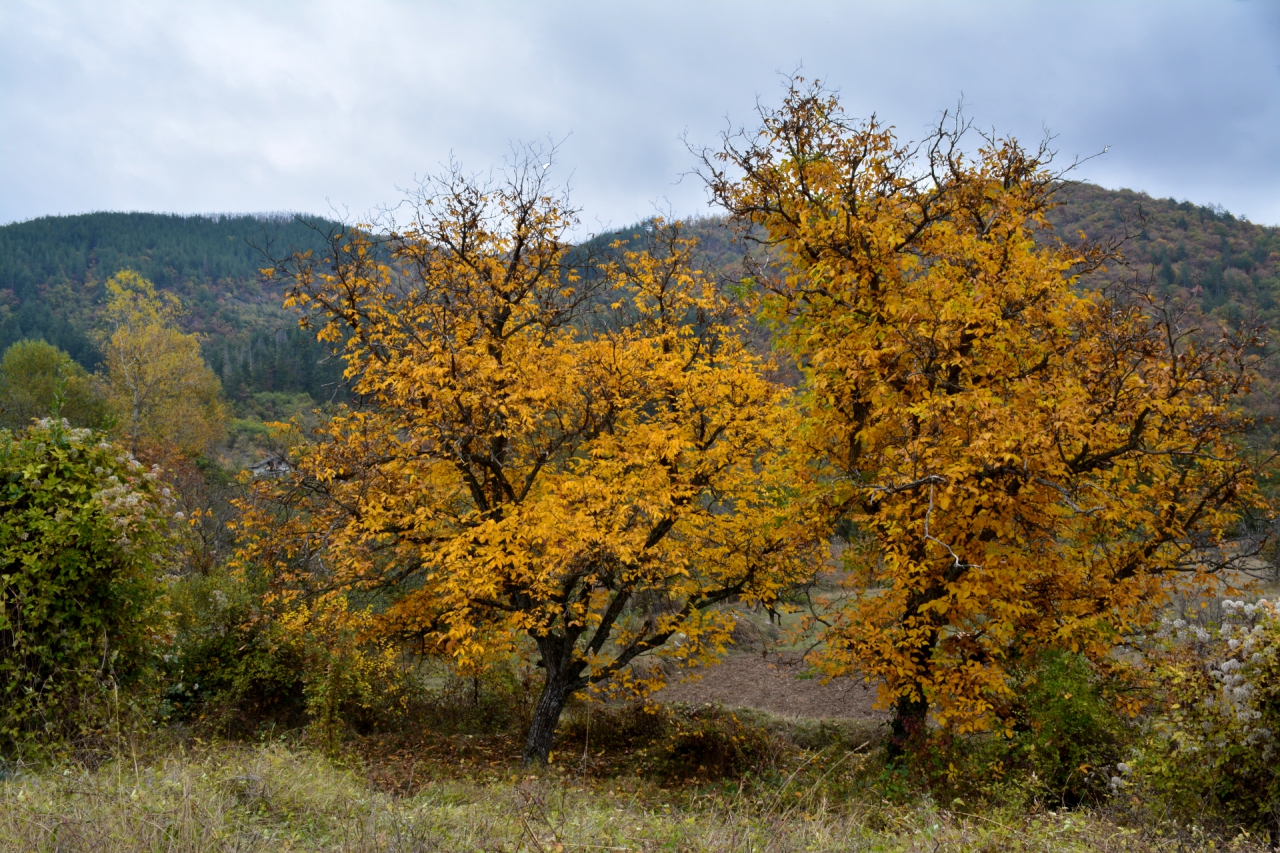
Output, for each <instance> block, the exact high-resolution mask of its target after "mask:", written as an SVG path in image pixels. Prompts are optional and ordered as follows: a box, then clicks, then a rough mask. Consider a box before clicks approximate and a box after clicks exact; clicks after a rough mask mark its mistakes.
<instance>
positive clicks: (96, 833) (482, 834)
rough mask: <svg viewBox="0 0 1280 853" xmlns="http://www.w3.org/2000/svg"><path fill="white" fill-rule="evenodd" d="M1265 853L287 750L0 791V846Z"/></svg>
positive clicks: (22, 782) (905, 809)
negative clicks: (383, 774)
mask: <svg viewBox="0 0 1280 853" xmlns="http://www.w3.org/2000/svg"><path fill="white" fill-rule="evenodd" d="M1215 849H1234V850H1240V851H1250V850H1261V849H1262V847H1261V846H1256V845H1253V844H1251V843H1250V842H1249V841H1248V840H1246V839H1237V840H1236V841H1234V842H1231V843H1223V842H1221V841H1220V840H1215V839H1214V838H1211V837H1207V836H1204V835H1199V834H1197V833H1196V832H1194V831H1182V832H1178V833H1175V834H1163V835H1161V834H1157V833H1154V832H1152V831H1151V830H1136V829H1126V828H1124V827H1122V826H1119V825H1117V824H1116V823H1115V822H1113V821H1111V820H1108V819H1107V817H1106V816H1105V815H1102V814H1097V813H1089V812H1081V811H1077V812H1071V813H1066V812H1063V813H1054V812H1044V813H1039V814H1029V815H1028V814H1021V815H1016V816H1014V815H1008V814H1002V813H1001V812H999V811H990V812H987V813H984V814H981V815H976V814H965V813H963V809H962V808H960V809H959V810H957V811H948V810H944V809H940V808H938V807H937V806H935V805H933V804H931V803H930V802H928V801H927V800H924V801H919V800H917V801H915V802H914V803H912V804H910V805H892V804H889V803H885V802H883V801H879V802H877V801H853V802H842V803H833V802H829V801H827V800H826V799H825V798H824V796H823V794H822V792H821V789H819V788H816V787H809V788H806V789H801V787H800V786H795V785H792V786H789V785H788V784H787V783H786V782H785V781H784V782H783V783H782V784H779V785H778V786H776V787H775V788H774V789H773V790H772V791H771V792H769V793H766V794H759V793H757V794H756V795H752V796H750V797H748V796H744V795H740V794H738V795H728V794H717V793H714V792H710V793H709V792H708V791H707V790H705V789H683V790H679V791H664V790H662V789H655V788H653V787H651V786H648V785H647V783H644V782H642V781H641V780H639V779H635V778H622V779H614V780H612V781H610V782H605V781H594V782H592V781H584V780H582V779H580V778H579V779H575V778H574V777H572V776H570V775H560V774H558V773H555V772H552V773H550V774H546V773H544V774H543V776H542V778H536V777H534V776H520V775H516V774H514V773H506V774H505V775H503V774H502V773H492V774H491V775H489V776H488V777H487V778H483V779H481V778H473V779H472V780H458V779H446V778H436V779H434V780H427V781H426V782H424V783H423V784H421V785H420V786H418V788H417V791H416V793H414V794H413V795H411V796H395V795H393V794H388V793H382V792H380V791H379V790H377V789H376V788H375V787H373V786H371V785H370V784H369V783H368V782H367V781H366V778H365V774H364V773H362V772H357V771H354V770H347V769H342V768H339V767H335V766H333V765H332V764H330V763H329V762H328V761H326V760H325V759H323V758H321V757H319V756H317V755H315V754H312V753H308V752H306V751H298V750H293V749H290V748H287V747H284V746H281V745H268V746H219V747H203V748H200V749H198V750H195V751H187V752H185V753H182V752H179V754H172V755H170V756H168V757H156V758H151V759H144V758H133V757H130V756H126V757H123V758H119V759H117V760H115V761H112V762H109V763H107V764H104V765H102V766H100V767H98V768H96V769H92V770H91V769H87V768H83V767H64V768H59V769H46V770H43V771H40V772H34V773H30V774H18V775H17V776H16V777H14V778H11V779H9V780H8V781H4V782H0V850H4V851H6V853H26V851H33V853H34V851H48V853H53V851H58V853H89V851H93V853H99V851H101V853H106V851H112V853H115V851H122V853H123V851H148V853H152V851H157V853H158V851H166V853H168V852H169V851H172V853H215V851H216V853H231V851H236V853H257V851H272V853H279V851H288V850H314V851H349V853H372V851H388V853H390V851H396V853H408V852H409V851H451V853H452V851H472V850H474V851H532V853H551V851H571V850H572V851H606V850H607V851H618V853H621V851H660V850H662V851H667V850H669V851H707V853H711V851H716V853H720V851H724V853H728V851H753V852H754V853H783V851H846V850H847V851H855V850H856V851H936V852H937V853H942V851H1019V850H1025V851H1048V850H1061V851H1085V850H1091V851H1156V850H1160V851H1167V850H1185V851H1191V850H1215Z"/></svg>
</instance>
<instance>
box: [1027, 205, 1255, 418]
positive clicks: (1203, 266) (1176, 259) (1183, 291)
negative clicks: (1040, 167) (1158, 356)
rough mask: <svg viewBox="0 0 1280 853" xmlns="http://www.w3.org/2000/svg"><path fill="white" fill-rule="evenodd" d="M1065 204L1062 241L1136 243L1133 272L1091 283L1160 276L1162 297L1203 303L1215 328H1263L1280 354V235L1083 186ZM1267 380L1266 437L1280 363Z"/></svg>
mask: <svg viewBox="0 0 1280 853" xmlns="http://www.w3.org/2000/svg"><path fill="white" fill-rule="evenodd" d="M1061 198H1062V201H1063V204H1062V205H1061V206H1060V207H1058V208H1056V209H1055V210H1054V211H1053V212H1052V214H1051V216H1050V219H1051V221H1052V223H1053V225H1054V227H1055V228H1056V229H1057V231H1058V234H1059V236H1061V237H1062V238H1064V239H1075V238H1077V236H1078V233H1079V232H1083V233H1084V235H1085V237H1086V239H1089V240H1111V239H1116V238H1121V237H1125V236H1126V235H1127V236H1128V239H1127V240H1126V241H1125V243H1124V245H1123V248H1122V251H1123V253H1124V257H1125V266H1119V265H1114V264H1113V265H1112V266H1111V267H1110V268H1109V269H1107V270H1105V271H1103V272H1101V273H1097V274H1095V280H1094V281H1093V282H1090V283H1091V284H1097V283H1099V280H1106V279H1114V278H1116V277H1118V276H1129V277H1134V276H1137V277H1140V278H1141V279H1143V280H1146V279H1147V278H1148V277H1151V276H1154V284H1155V286H1156V289H1157V291H1158V292H1159V293H1160V294H1161V295H1163V296H1175V297H1179V298H1185V299H1191V300H1195V301H1197V302H1199V303H1200V307H1201V308H1202V309H1203V310H1204V312H1205V313H1206V314H1207V315H1208V318H1207V319H1208V323H1209V324H1214V323H1220V324H1224V325H1228V326H1231V325H1235V324H1237V323H1239V322H1241V321H1244V320H1254V321H1261V322H1263V323H1265V324H1266V326H1267V327H1268V329H1269V330H1270V331H1269V333H1268V335H1267V337H1268V339H1269V349H1272V350H1274V349H1276V348H1277V347H1280V228H1275V227H1268V226H1263V225H1255V224H1253V223H1252V222H1249V221H1248V220H1245V219H1240V218H1238V217H1235V216H1232V215H1231V214H1230V213H1229V212H1227V211H1225V210H1223V209H1222V208H1220V207H1200V206H1197V205H1193V204H1191V203H1190V202H1186V201H1184V202H1175V201H1174V200H1172V199H1153V198H1151V197H1150V196H1148V195H1146V194H1144V193H1136V192H1133V191H1131V190H1118V191H1116V190H1104V189H1101V188H1099V187H1094V186H1090V185H1087V184H1077V185H1071V186H1068V187H1064V188H1063V190H1062V193H1061ZM1210 328H1212V326H1210ZM1261 373H1262V376H1261V379H1260V380H1259V381H1258V382H1257V383H1256V384H1255V386H1254V391H1253V394H1252V395H1251V397H1250V399H1249V401H1248V404H1247V405H1248V407H1249V408H1250V410H1251V411H1253V412H1254V413H1255V414H1257V415H1260V416H1265V417H1271V418H1275V419H1276V421H1275V422H1273V423H1271V424H1269V425H1266V426H1263V434H1264V435H1265V434H1270V433H1272V432H1274V431H1275V430H1276V426H1277V423H1280V417H1277V416H1280V361H1278V360H1277V359H1276V358H1275V357H1271V358H1269V359H1267V360H1266V361H1265V362H1264V363H1263V369H1262V371H1261Z"/></svg>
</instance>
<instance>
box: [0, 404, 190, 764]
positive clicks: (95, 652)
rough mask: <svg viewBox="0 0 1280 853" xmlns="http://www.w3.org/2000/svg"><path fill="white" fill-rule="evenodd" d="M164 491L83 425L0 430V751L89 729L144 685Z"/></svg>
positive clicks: (160, 622)
mask: <svg viewBox="0 0 1280 853" xmlns="http://www.w3.org/2000/svg"><path fill="white" fill-rule="evenodd" d="M164 491H165V490H163V489H162V488H161V487H160V486H159V485H158V483H157V472H156V471H155V470H154V469H153V470H152V471H146V470H144V469H143V467H142V466H141V465H140V464H138V462H137V461H135V460H134V459H133V458H132V457H131V456H129V455H128V454H127V453H125V452H124V451H122V450H120V449H119V448H117V447H115V446H113V445H111V444H109V443H108V442H106V441H105V440H102V439H100V438H99V437H98V436H97V435H95V434H94V433H92V432H91V431H90V430H87V429H71V428H69V427H68V426H67V425H66V422H65V421H64V422H61V423H56V422H53V421H50V420H47V419H46V420H44V421H41V422H40V423H39V424H38V425H36V426H33V427H31V428H30V429H28V430H26V431H25V432H24V433H21V434H19V436H17V437H15V436H14V435H12V434H11V433H9V432H5V431H0V752H4V753H9V754H13V753H21V752H23V751H24V750H25V749H26V748H28V747H31V746H35V745H38V744H40V743H41V742H48V741H50V740H51V739H57V738H61V737H66V736H77V735H85V734H90V733H92V732H95V731H100V730H101V729H102V728H103V727H104V726H105V725H107V724H108V723H109V722H110V720H111V717H112V716H113V715H116V714H118V713H119V711H120V700H121V697H122V696H123V698H124V700H125V701H126V702H128V701H129V699H130V698H131V696H135V694H132V693H131V691H134V690H137V689H140V688H141V687H142V686H144V685H145V684H146V683H147V682H148V678H147V676H148V675H149V674H150V673H151V672H152V669H153V664H154V663H155V659H156V652H157V650H158V647H159V646H160V645H161V644H162V642H163V641H164V639H165V638H164V632H165V630H166V629H165V625H164V619H163V614H162V609H161V607H160V603H161V596H160V594H161V584H160V582H159V572H160V565H159V563H160V559H161V557H162V555H163V554H164V552H165V549H166V547H167V541H168V538H169V537H168V530H169V527H168V525H169V520H168V513H167V509H166V496H165V494H164Z"/></svg>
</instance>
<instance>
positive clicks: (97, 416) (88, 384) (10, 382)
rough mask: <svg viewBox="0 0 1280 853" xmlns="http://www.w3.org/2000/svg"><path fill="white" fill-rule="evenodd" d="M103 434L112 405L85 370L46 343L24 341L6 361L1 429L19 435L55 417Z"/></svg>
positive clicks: (1, 366) (1, 362) (0, 372)
mask: <svg viewBox="0 0 1280 853" xmlns="http://www.w3.org/2000/svg"><path fill="white" fill-rule="evenodd" d="M55 409H57V416H58V417H59V418H65V419H66V420H67V421H69V422H70V423H71V424H72V425H73V426H77V427H92V428H95V429H99V428H101V427H103V426H105V424H106V420H107V406H106V401H104V400H103V399H102V397H101V395H99V394H98V392H97V390H96V389H95V388H94V385H93V381H92V379H91V378H90V377H89V374H88V372H86V371H85V369H84V368H83V367H81V366H80V365H78V364H76V363H75V361H73V360H72V358H71V356H69V355H67V354H66V353H65V352H63V351H62V350H60V349H58V348H57V347H55V346H54V345H53V344H50V343H45V342H44V341H30V340H28V341H18V342H17V343H15V344H13V345H12V346H10V347H9V348H8V349H7V350H5V351H4V358H3V359H0V426H3V427H5V428H7V429H12V430H19V429H23V428H25V427H28V426H30V425H31V422H32V421H33V420H35V419H39V418H47V417H49V416H50V415H52V414H54V410H55Z"/></svg>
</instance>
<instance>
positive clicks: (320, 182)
mask: <svg viewBox="0 0 1280 853" xmlns="http://www.w3.org/2000/svg"><path fill="white" fill-rule="evenodd" d="M1277 57H1280V19H1278V18H1277V16H1276V14H1275V11H1274V7H1272V6H1269V5H1265V4H1263V3H1260V2H1247V1H1246V2H1234V3H1230V4H1226V3H1212V2H1204V3H1177V2H1161V3H1108V4H1070V5H1068V4H1043V3H1031V2H1027V3H976V2H974V3H964V2H958V3H948V4H940V3H930V2H898V3H894V4H882V3H848V2H832V3H820V2H789V3H782V2H770V3H764V2H757V3H750V2H741V0H739V2H710V0H700V2H696V3H694V2H688V0H684V2H669V1H668V2H651V3H646V4H634V5H632V6H624V5H622V4H604V3H591V2H582V3H539V4H528V3H514V2H512V3H491V4H457V3H415V2H393V0H380V2H362V3H358V4H352V3H338V2H314V3H286V2H276V3H271V4H262V3H247V2H220V3H211V2H182V3H177V2H172V3H170V2H150V3H143V2H119V3H97V2H94V3H89V2H84V3H73V2H51V1H50V0H42V2H27V3H14V2H10V3H6V4H4V5H3V6H0V79H2V80H3V81H4V84H5V85H4V86H0V221H10V220H14V219H23V218H30V217H34V216H39V215H44V214H50V213H75V212H80V211H86V210H97V209H140V210H166V211H181V212H187V211H193V212H201V211H245V210H255V211H257V210H281V209H290V210H302V211H308V212H316V213H324V212H327V211H328V210H329V209H330V207H331V206H333V207H336V208H339V209H345V210H347V211H349V212H350V214H351V215H352V216H353V217H356V218H359V217H360V216H361V215H363V214H367V213H368V212H369V211H371V210H372V209H373V208H375V207H376V206H378V205H380V204H385V203H393V202H394V201H395V200H396V199H397V198H398V197H399V190H398V189H397V188H398V187H405V186H408V185H410V184H412V182H413V180H414V177H415V175H423V174H425V173H429V172H433V171H437V170H438V168H439V166H440V164H441V163H442V162H444V161H446V160H448V159H449V158H450V157H451V156H453V157H456V158H457V159H458V160H460V161H461V162H462V163H463V164H464V165H466V166H468V167H470V168H474V169H477V170H484V169H487V168H489V167H490V166H491V165H493V164H495V163H500V162H501V160H502V158H503V156H504V155H506V154H507V153H508V152H509V150H510V145H511V143H512V142H514V141H518V140H536V139H546V138H548V137H549V138H552V139H555V140H564V144H563V146H562V148H561V151H560V155H559V160H558V163H557V166H556V172H557V174H558V175H559V176H560V177H561V178H562V179H565V180H569V181H570V182H571V184H572V185H573V187H574V197H575V200H576V201H577V202H578V203H579V204H581V205H582V206H583V208H584V217H585V219H586V221H587V224H588V226H589V227H597V225H598V226H606V225H613V226H619V225H624V224H627V223H630V222H632V221H634V220H636V219H638V218H640V217H643V216H646V215H649V214H650V213H652V212H653V210H654V205H655V204H660V205H663V204H669V205H670V207H671V208H672V209H673V210H675V211H676V212H677V213H681V214H687V213H697V212H702V211H704V210H705V207H704V205H705V195H704V193H703V190H702V188H701V186H700V184H699V182H698V181H697V180H696V179H685V180H680V176H681V174H682V173H685V172H687V171H688V170H689V169H690V168H692V166H693V165H694V161H693V158H692V157H691V156H690V154H689V153H688V151H687V149H686V148H685V145H684V143H682V142H681V136H682V135H687V138H688V139H689V140H690V142H692V143H694V144H708V145H713V144H714V143H715V142H716V139H717V134H718V133H719V132H720V131H722V130H723V129H725V128H726V127H728V126H741V125H750V124H751V122H752V119H753V109H754V106H755V103H756V100H757V98H760V99H761V100H763V101H764V102H765V103H772V102H775V101H776V100H777V98H778V96H779V94H780V88H779V76H778V75H779V72H789V71H792V70H794V69H796V68H797V67H799V66H800V65H803V68H804V71H805V73H806V74H807V75H809V76H817V77H821V78H822V79H823V80H825V81H826V82H828V83H829V84H830V85H832V86H836V87H839V89H840V90H841V92H842V94H843V97H844V99H845V103H846V106H847V107H848V109H849V111H850V112H851V113H853V114H855V115H867V114H869V113H871V112H873V111H874V112H877V113H878V114H879V115H880V116H881V117H882V118H884V119H885V120H887V121H890V122H891V123H893V124H895V125H896V126H897V127H898V129H899V131H900V132H901V133H902V134H903V135H904V136H908V137H911V136H919V135H922V134H923V132H924V129H925V127H926V125H928V124H929V123H930V122H932V121H934V120H936V118H937V116H938V114H939V112H940V111H941V110H942V109H944V108H947V107H950V106H953V105H954V104H955V103H956V101H957V100H958V99H959V98H960V97H961V96H962V95H963V98H964V101H965V105H966V106H965V108H966V112H967V114H968V115H969V116H970V117H972V118H973V119H975V120H976V121H977V122H978V123H979V124H981V125H982V126H985V127H993V128H995V129H996V130H998V131H1002V132H1012V133H1015V134H1016V135H1018V136H1019V138H1022V139H1024V140H1028V141H1030V140H1035V139H1037V138H1038V137H1039V136H1040V134H1041V133H1042V132H1043V128H1044V127H1046V126H1047V127H1048V128H1050V129H1051V130H1053V131H1054V132H1055V133H1057V134H1058V135H1057V139H1056V141H1055V144H1056V147H1057V148H1058V149H1059V151H1060V152H1062V154H1063V155H1065V156H1067V157H1068V158H1069V157H1071V156H1074V155H1085V156H1087V155H1091V154H1094V153H1096V152H1099V151H1101V150H1102V149H1103V147H1104V146H1107V145H1110V146H1111V148H1110V151H1109V153H1108V154H1107V155H1106V156H1104V157H1099V158H1096V159H1094V160H1091V161H1089V162H1088V163H1087V164H1086V165H1085V166H1084V168H1083V174H1084V175H1086V176H1087V177H1090V178H1091V179H1093V180H1095V181H1097V182H1098V183H1100V184H1103V185H1104V186H1127V187H1131V188H1134V189H1142V190H1147V191H1148V192H1151V193H1152V194H1154V195H1159V196H1175V197H1178V198H1190V199H1192V200H1194V201H1197V202H1200V203H1220V204H1223V205H1225V206H1226V207H1227V208H1228V209H1230V210H1232V211H1234V212H1236V213H1240V214H1244V215H1247V216H1249V217H1250V218H1252V219H1254V220H1255V221H1260V222H1267V223H1280V192H1278V190H1280V134H1277V133H1276V132H1275V129H1276V128H1277V127H1280V70H1278V69H1277V67H1276V65H1277Z"/></svg>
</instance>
